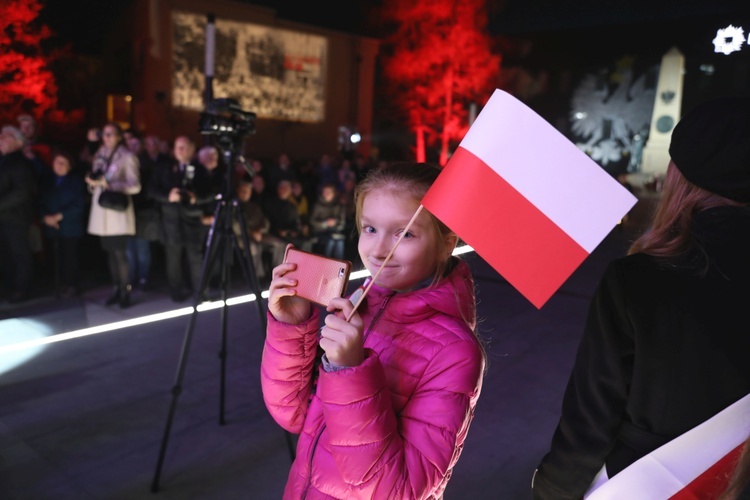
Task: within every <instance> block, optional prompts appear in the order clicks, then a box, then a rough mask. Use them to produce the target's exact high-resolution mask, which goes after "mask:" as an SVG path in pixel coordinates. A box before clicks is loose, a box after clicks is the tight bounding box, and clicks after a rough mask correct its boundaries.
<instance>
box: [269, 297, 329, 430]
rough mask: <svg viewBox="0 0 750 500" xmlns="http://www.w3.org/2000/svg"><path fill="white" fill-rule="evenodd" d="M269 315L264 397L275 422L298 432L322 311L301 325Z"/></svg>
mask: <svg viewBox="0 0 750 500" xmlns="http://www.w3.org/2000/svg"><path fill="white" fill-rule="evenodd" d="M267 314H268V332H267V334H266V342H265V345H264V346H263V358H262V360H261V367H260V377H261V388H262V390H263V400H264V402H265V403H266V408H268V411H269V412H270V413H271V416H272V417H273V418H274V420H276V422H277V423H278V424H279V425H280V426H281V427H283V428H284V429H286V430H287V431H289V432H292V433H295V434H298V433H299V432H301V430H302V426H303V425H304V422H305V415H306V414H307V408H308V405H309V399H310V391H311V390H312V369H313V365H314V363H315V357H316V353H317V346H318V320H319V317H320V312H319V311H318V310H317V308H313V314H312V316H311V317H310V318H309V319H308V320H307V321H305V322H303V323H300V324H298V325H290V324H287V323H282V322H280V321H277V320H276V319H275V318H274V317H273V315H272V314H271V313H270V312H269V313H267Z"/></svg>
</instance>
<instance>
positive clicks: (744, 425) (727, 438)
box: [586, 394, 750, 500]
mask: <svg viewBox="0 0 750 500" xmlns="http://www.w3.org/2000/svg"><path fill="white" fill-rule="evenodd" d="M748 435H750V394H749V395H747V396H745V397H744V398H742V399H740V400H739V401H737V402H736V403H734V404H732V405H730V406H729V407H727V408H725V409H724V410H722V411H721V412H719V413H717V414H716V415H715V416H713V417H711V418H710V419H708V420H707V421H705V422H703V423H702V424H700V425H699V426H697V427H694V428H693V429H690V430H689V431H687V432H686V433H685V434H682V435H681V436H679V437H677V438H675V439H673V440H672V441H670V442H668V443H667V444H665V445H664V446H662V447H660V448H657V449H656V450H654V451H653V452H651V453H650V454H648V455H646V456H645V457H643V458H641V459H640V460H637V461H636V462H633V464H631V465H630V466H629V467H627V468H626V469H625V470H623V471H622V472H620V473H619V474H617V475H615V476H614V477H613V478H611V479H610V480H609V481H607V482H606V483H604V484H602V485H601V486H600V487H599V488H597V489H596V490H595V491H593V492H590V494H589V495H588V496H586V499H587V500H605V499H606V500H610V499H619V498H622V499H630V498H638V499H643V500H652V499H653V500H663V499H665V498H669V497H671V496H673V495H674V494H675V493H677V492H678V491H680V490H681V489H682V488H684V487H685V486H687V485H688V484H690V483H691V482H692V481H693V480H694V479H696V478H697V477H698V476H700V475H701V474H702V473H703V472H705V471H706V470H707V469H708V468H709V467H711V466H712V465H714V464H715V463H716V462H718V461H719V460H721V459H722V458H723V457H724V456H725V455H727V454H728V453H729V452H731V451H732V450H734V449H735V448H736V447H737V446H739V445H740V444H742V443H743V442H744V441H745V440H746V439H747V437H748Z"/></svg>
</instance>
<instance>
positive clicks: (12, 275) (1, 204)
mask: <svg viewBox="0 0 750 500" xmlns="http://www.w3.org/2000/svg"><path fill="white" fill-rule="evenodd" d="M25 143H26V138H25V137H24V135H23V134H22V133H21V131H20V130H19V129H17V128H16V127H13V126H12V125H6V126H4V127H3V128H2V130H0V154H1V155H2V156H0V266H2V267H1V268H0V269H2V272H3V274H4V281H5V282H6V285H7V286H8V287H10V295H9V297H8V301H9V302H11V303H15V302H22V301H24V300H27V299H28V298H29V293H30V291H31V282H32V278H33V256H32V252H31V245H30V243H29V235H30V231H31V226H32V223H33V221H34V215H35V213H36V206H35V205H36V197H37V180H36V177H35V169H34V165H33V164H32V163H31V161H30V160H29V159H28V158H27V157H26V156H25V155H24V153H23V148H24V144H25Z"/></svg>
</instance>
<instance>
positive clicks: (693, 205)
mask: <svg viewBox="0 0 750 500" xmlns="http://www.w3.org/2000/svg"><path fill="white" fill-rule="evenodd" d="M741 205H743V204H742V203H739V202H736V201H733V200H730V199H728V198H724V197H723V196H719V195H718V194H714V193H712V192H710V191H706V190H705V189H702V188H699V187H698V186H696V185H695V184H693V183H692V182H690V181H688V180H687V179H686V178H685V177H684V176H683V175H682V173H680V171H679V169H678V168H677V166H676V165H675V164H674V162H672V161H670V162H669V166H668V167H667V174H666V176H665V178H664V189H663V191H662V195H661V199H660V200H659V203H658V205H657V206H656V210H655V211H654V216H653V218H652V220H651V224H650V226H649V227H648V229H646V231H645V232H644V233H643V235H641V236H640V237H639V238H638V239H637V240H635V242H633V244H632V245H631V246H630V249H629V250H628V255H630V254H634V253H646V254H649V255H653V256H655V257H664V258H672V257H677V256H681V255H683V254H685V253H686V252H687V251H688V250H689V249H690V248H691V246H692V244H693V237H692V232H691V230H690V227H691V225H692V222H693V217H694V216H695V214H697V213H698V212H701V211H703V210H706V209H708V208H713V207H721V206H741Z"/></svg>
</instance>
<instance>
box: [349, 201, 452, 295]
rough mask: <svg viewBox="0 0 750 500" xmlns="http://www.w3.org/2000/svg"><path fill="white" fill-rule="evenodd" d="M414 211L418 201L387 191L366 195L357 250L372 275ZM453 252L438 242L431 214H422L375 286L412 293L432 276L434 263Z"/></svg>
mask: <svg viewBox="0 0 750 500" xmlns="http://www.w3.org/2000/svg"><path fill="white" fill-rule="evenodd" d="M417 208H419V202H418V201H417V200H414V199H413V198H412V197H411V196H408V195H407V196H404V195H403V194H402V193H398V192H393V191H392V190H390V189H384V188H380V189H375V190H373V191H371V192H370V193H368V194H367V195H366V196H365V199H364V201H363V204H362V219H361V222H362V232H361V234H360V236H359V244H358V249H359V256H360V257H361V259H362V262H363V263H364V265H365V267H366V268H367V270H368V271H370V273H371V274H372V275H373V276H375V274H376V273H377V272H378V270H379V269H380V266H381V265H382V263H383V261H384V260H385V258H386V256H387V255H388V253H389V252H390V251H391V248H393V245H394V244H395V243H396V241H397V240H398V238H399V237H400V236H401V233H402V232H403V230H404V228H405V227H406V225H407V224H408V223H409V221H410V220H411V218H412V217H413V216H414V212H416V211H417ZM452 250H453V249H452V248H449V247H448V245H447V244H446V242H443V241H442V240H441V239H440V236H439V235H438V233H437V231H436V229H435V228H434V226H433V225H432V223H431V220H430V215H429V214H428V213H426V212H425V211H422V212H420V214H419V216H418V217H417V219H416V220H415V221H414V223H412V225H411V227H410V228H409V232H408V233H407V234H406V235H405V236H404V238H403V239H402V240H401V243H399V244H398V247H396V250H395V251H394V252H393V255H392V256H391V258H390V259H389V260H388V262H387V263H386V264H385V267H384V268H383V270H382V271H381V272H380V275H379V276H378V278H377V280H376V283H377V284H378V285H380V286H382V287H385V288H389V289H391V290H396V291H399V292H406V291H409V290H412V289H413V288H414V287H416V286H417V285H418V284H419V283H420V282H422V281H423V280H425V279H427V278H429V277H431V276H432V275H433V273H434V272H435V268H436V266H437V264H438V263H439V262H441V261H443V260H446V259H448V257H450V254H451V251H452Z"/></svg>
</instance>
